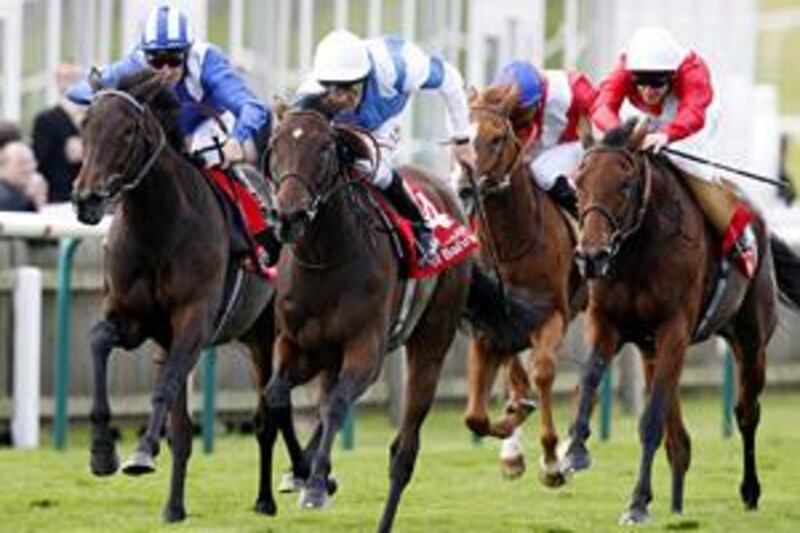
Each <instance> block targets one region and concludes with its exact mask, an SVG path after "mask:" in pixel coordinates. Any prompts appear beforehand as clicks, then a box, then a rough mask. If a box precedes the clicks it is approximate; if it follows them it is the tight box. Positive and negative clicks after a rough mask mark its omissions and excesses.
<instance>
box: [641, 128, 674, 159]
mask: <svg viewBox="0 0 800 533" xmlns="http://www.w3.org/2000/svg"><path fill="white" fill-rule="evenodd" d="M668 143H669V137H668V136H667V134H666V133H663V132H660V131H657V132H655V133H648V134H647V135H645V136H644V139H642V146H641V149H642V150H650V151H652V152H653V153H654V154H657V153H658V152H660V151H661V149H662V148H664V147H665V146H666V145H667V144H668Z"/></svg>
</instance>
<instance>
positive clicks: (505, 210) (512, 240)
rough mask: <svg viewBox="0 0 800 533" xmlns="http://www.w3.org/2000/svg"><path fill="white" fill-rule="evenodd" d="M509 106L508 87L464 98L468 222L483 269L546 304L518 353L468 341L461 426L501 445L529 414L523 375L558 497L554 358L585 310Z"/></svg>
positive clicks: (567, 231) (544, 474)
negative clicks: (503, 402)
mask: <svg viewBox="0 0 800 533" xmlns="http://www.w3.org/2000/svg"><path fill="white" fill-rule="evenodd" d="M516 103H517V90H516V88H515V87H514V86H499V87H489V88H487V89H484V90H483V91H481V92H480V93H473V94H472V95H471V96H470V111H471V120H472V124H473V125H474V127H475V137H474V139H473V143H474V146H475V151H476V154H477V165H476V174H477V176H478V179H477V180H476V186H477V188H478V190H477V191H474V196H475V201H476V202H477V205H476V207H478V209H477V213H478V214H481V215H483V216H478V215H476V214H473V215H472V219H473V227H475V228H477V233H478V236H479V238H480V241H481V250H482V254H481V260H482V262H483V263H484V264H486V265H491V266H493V267H495V268H496V270H497V272H498V275H499V276H500V278H501V280H502V282H503V284H504V286H506V287H508V289H509V290H510V291H513V292H514V293H515V294H517V295H518V296H522V297H523V298H524V297H528V298H532V299H533V300H534V301H538V302H544V301H547V302H549V309H548V312H547V313H544V314H543V316H542V320H541V322H539V323H537V324H536V325H535V326H534V327H532V328H531V329H530V331H528V335H527V339H525V340H526V342H525V344H524V346H517V347H514V349H513V350H512V351H509V348H508V346H498V345H497V343H495V342H493V341H492V340H491V339H489V338H487V337H486V336H485V335H482V334H481V333H480V332H477V333H476V334H475V335H473V339H472V341H471V342H470V353H469V403H468V407H467V415H466V423H467V426H469V428H470V429H471V430H472V431H473V432H474V433H476V434H478V435H492V436H495V437H501V438H508V437H509V436H510V435H511V433H512V431H515V430H516V428H517V427H518V426H519V425H520V424H522V423H523V422H524V420H525V418H526V417H527V416H528V413H530V412H531V410H532V407H531V406H530V404H528V403H526V402H525V400H527V398H528V396H529V394H530V381H529V379H528V375H529V376H530V379H531V380H533V383H535V384H536V388H537V389H538V392H539V417H540V421H541V427H540V433H541V436H540V439H541V443H542V449H543V452H544V455H543V457H542V460H541V462H540V479H541V480H542V482H543V483H544V484H545V485H547V486H549V487H557V486H560V485H562V484H563V482H564V478H563V475H562V473H561V470H560V469H559V465H558V457H557V453H556V447H557V444H558V435H557V433H556V428H555V423H554V421H553V407H552V387H553V381H554V379H555V372H556V358H557V350H558V349H559V347H560V346H561V343H562V340H563V339H564V334H565V333H566V330H567V326H568V324H569V322H570V321H571V320H572V318H573V317H574V316H575V315H576V313H577V312H578V311H579V310H580V309H581V307H582V306H583V302H585V291H584V290H579V289H581V288H582V287H584V285H583V283H582V281H581V277H580V274H579V272H578V269H577V266H576V264H575V262H574V261H573V253H574V252H573V250H574V248H575V244H576V243H575V238H574V236H573V233H572V230H571V228H570V226H569V222H568V221H567V220H566V218H565V216H564V214H563V213H561V210H560V209H559V208H558V206H557V205H556V204H555V202H554V201H553V200H552V199H551V198H550V197H549V195H548V194H547V193H546V192H545V191H543V190H542V189H540V188H539V187H537V186H535V184H534V181H533V175H532V171H531V168H530V165H528V164H527V161H526V157H525V156H526V152H527V148H528V147H524V146H523V145H522V141H521V140H520V139H518V138H517V136H516V135H515V133H514V128H513V127H512V125H511V120H510V114H511V112H512V110H513V109H514V107H515V106H516ZM473 213H475V210H473ZM484 217H485V218H484ZM527 348H532V357H531V360H530V365H529V369H528V371H527V372H526V371H525V369H524V368H523V367H522V366H521V363H520V361H519V359H518V356H517V353H516V351H521V350H522V349H527ZM504 364H507V365H508V366H509V383H510V385H511V400H510V402H509V405H508V407H507V409H506V413H507V414H506V416H505V418H503V419H502V420H501V421H499V422H496V423H491V422H490V421H489V417H488V414H487V404H488V401H489V398H490V395H491V389H492V385H493V384H494V381H495V377H496V375H497V372H498V370H499V368H500V367H501V366H502V365H504ZM516 436H518V433H516ZM510 443H513V441H510ZM512 449H513V448H512ZM519 453H520V455H519V456H517V457H505V456H504V457H502V459H503V467H504V469H505V472H506V475H508V476H509V477H514V476H515V475H518V474H521V472H522V470H523V469H524V462H522V455H521V450H520V451H519Z"/></svg>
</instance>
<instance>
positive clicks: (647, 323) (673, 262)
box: [563, 122, 800, 523]
mask: <svg viewBox="0 0 800 533" xmlns="http://www.w3.org/2000/svg"><path fill="white" fill-rule="evenodd" d="M634 127H635V122H629V123H627V124H626V125H625V126H624V127H621V128H618V129H616V130H613V131H610V132H608V133H607V134H606V136H605V137H604V139H603V140H602V142H601V143H600V144H598V145H595V146H592V147H591V148H589V149H588V150H587V152H586V154H585V156H584V158H583V161H582V163H581V167H580V170H579V173H578V179H577V186H578V198H579V205H580V212H581V222H582V231H581V238H580V245H579V250H578V254H579V257H580V258H581V260H582V261H583V262H584V264H585V273H586V275H587V277H588V278H590V279H591V281H590V282H589V292H590V297H589V307H588V311H587V314H588V316H587V322H588V331H587V337H588V342H589V346H591V347H592V352H591V355H590V357H589V359H588V360H587V362H586V364H585V367H584V372H583V376H582V378H581V386H580V400H579V405H578V410H577V412H576V416H575V420H574V424H573V426H572V429H571V431H570V438H571V441H570V443H569V445H568V447H567V450H566V455H565V457H564V460H563V468H564V469H565V471H573V470H582V469H585V468H588V466H589V464H590V458H589V453H588V451H587V449H586V446H585V441H586V439H587V438H588V437H589V433H590V430H589V419H590V416H591V411H592V404H593V397H594V394H595V391H596V388H597V385H598V383H599V381H600V379H601V377H602V375H603V372H604V371H605V369H606V367H607V366H608V363H609V362H610V361H611V359H612V358H613V356H614V354H615V353H616V352H617V350H618V349H619V347H620V346H621V345H622V344H623V343H625V342H633V343H635V344H636V345H637V346H638V347H639V348H640V350H641V351H642V354H643V357H644V366H645V376H646V384H647V390H648V392H649V399H648V402H647V405H646V408H645V411H644V413H643V414H642V418H641V420H640V424H639V438H640V441H641V445H642V457H641V462H640V466H639V477H638V481H637V483H636V486H635V488H634V490H633V495H632V497H631V502H630V505H629V507H628V509H627V511H626V512H625V513H624V514H623V515H622V517H621V519H620V521H621V522H622V523H640V522H643V521H645V520H647V519H648V518H649V515H648V509H647V508H648V504H649V503H650V501H651V500H652V498H653V494H652V488H651V481H650V476H651V467H652V462H653V456H654V454H655V452H656V449H657V448H658V446H659V445H660V443H661V440H662V437H663V435H664V434H665V433H666V451H667V458H668V460H669V463H670V466H671V470H672V510H673V512H676V513H679V512H681V511H682V509H683V488H684V477H685V474H686V471H687V470H688V468H689V463H690V456H691V453H690V451H691V448H690V440H689V433H688V432H687V431H686V427H685V426H684V423H683V419H682V417H681V409H680V400H679V395H678V381H679V378H680V374H681V368H682V367H683V360H684V357H685V354H686V349H687V347H688V346H689V344H691V343H693V342H695V341H699V340H702V339H704V338H707V337H708V336H710V335H712V334H717V335H721V336H722V337H724V338H725V339H726V340H727V341H728V343H729V344H730V346H731V347H732V349H733V353H734V355H735V357H736V360H737V362H738V365H739V373H738V378H739V398H738V403H737V405H736V419H737V422H738V426H739V431H740V433H741V435H742V442H743V448H744V450H743V451H744V476H743V479H742V483H741V487H740V493H741V497H742V500H743V501H744V504H745V506H746V507H747V508H748V509H755V508H756V507H757V505H758V499H759V495H760V492H761V489H760V485H759V482H758V475H757V472H756V455H755V434H756V429H757V427H758V422H759V416H760V407H759V401H758V397H759V394H760V393H761V390H762V388H763V386H764V365H765V347H766V345H767V342H768V341H769V339H770V337H771V335H772V333H773V331H774V329H775V325H776V321H777V306H776V303H777V299H776V281H777V287H778V288H779V290H780V291H781V295H782V297H783V298H784V299H786V300H787V301H789V302H790V303H792V304H794V306H797V305H798V304H800V277H797V272H798V271H800V270H799V268H800V259H798V258H797V257H796V256H795V255H794V254H792V253H791V251H790V250H789V249H788V247H787V246H786V245H785V244H783V243H782V242H781V241H779V240H778V239H777V238H776V237H774V236H773V237H771V238H770V236H769V235H768V233H767V229H766V227H765V224H764V222H763V220H761V219H760V218H759V217H758V216H756V218H755V222H754V226H755V230H756V233H757V238H758V243H759V249H760V250H761V252H760V253H761V262H760V264H759V266H758V269H757V271H756V273H755V275H754V277H753V279H752V280H748V279H746V278H745V277H744V276H743V275H742V274H740V272H739V270H738V269H736V268H731V266H730V264H728V263H727V262H721V260H720V256H721V254H720V253H719V252H720V250H721V246H720V243H719V242H717V241H716V240H715V238H714V236H713V233H712V232H711V231H710V229H709V227H708V225H707V224H706V223H705V222H704V219H703V216H702V213H701V211H700V210H699V209H698V207H697V205H696V204H695V203H694V201H693V199H692V197H691V196H690V193H689V192H687V190H686V188H685V187H684V186H683V185H682V183H683V181H682V178H681V176H680V170H678V169H677V168H676V167H675V166H673V165H672V164H670V163H669V162H668V160H666V159H665V158H663V157H660V156H653V155H651V154H649V153H643V152H639V151H637V150H638V147H639V146H640V143H641V140H642V138H643V136H644V134H645V133H646V127H640V128H637V129H636V130H635V131H634ZM773 260H774V263H773ZM719 279H723V280H725V284H726V288H725V289H724V290H722V291H719V290H718V288H719V287H720V285H719V284H718V283H717V280H719ZM795 308H796V307H795Z"/></svg>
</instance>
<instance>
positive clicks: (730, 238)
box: [722, 202, 758, 279]
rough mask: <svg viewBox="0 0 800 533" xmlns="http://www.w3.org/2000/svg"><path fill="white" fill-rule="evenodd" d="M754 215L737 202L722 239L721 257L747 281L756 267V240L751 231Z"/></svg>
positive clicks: (742, 203)
mask: <svg viewBox="0 0 800 533" xmlns="http://www.w3.org/2000/svg"><path fill="white" fill-rule="evenodd" d="M754 218H755V215H754V214H753V211H751V210H750V207H749V206H748V205H747V204H746V203H744V202H739V205H738V206H737V207H736V211H735V212H734V213H733V217H732V218H731V222H730V224H728V227H727V229H726V230H725V233H724V234H723V237H722V255H723V257H726V258H728V259H729V260H730V261H731V262H732V263H733V264H735V265H736V266H737V268H738V269H739V270H740V271H741V272H742V274H744V275H745V276H746V277H747V278H748V279H752V278H753V276H754V275H755V273H756V268H757V267H758V240H757V239H756V233H755V231H754V230H753V224H752V222H753V219H754Z"/></svg>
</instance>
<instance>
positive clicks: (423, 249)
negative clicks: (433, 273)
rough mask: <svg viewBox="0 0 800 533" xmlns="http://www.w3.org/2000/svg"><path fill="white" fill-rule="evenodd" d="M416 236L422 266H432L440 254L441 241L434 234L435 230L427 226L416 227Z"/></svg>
mask: <svg viewBox="0 0 800 533" xmlns="http://www.w3.org/2000/svg"><path fill="white" fill-rule="evenodd" d="M414 236H415V237H416V241H417V252H418V253H419V263H420V265H423V266H429V265H431V264H432V263H433V262H434V261H435V260H436V258H437V256H438V252H439V241H438V240H437V239H436V236H435V235H434V234H433V230H431V229H430V228H429V227H428V226H427V225H420V226H416V227H415V228H414Z"/></svg>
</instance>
